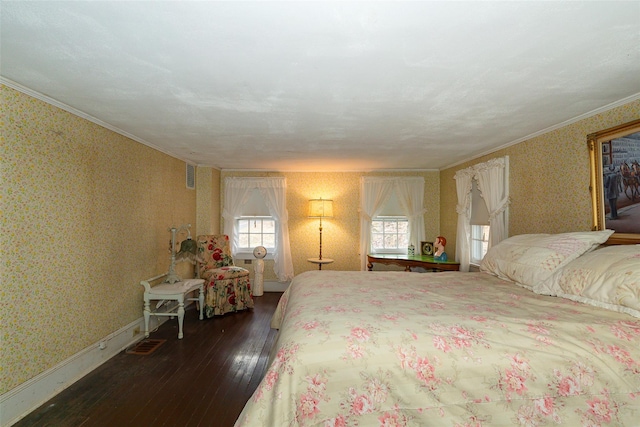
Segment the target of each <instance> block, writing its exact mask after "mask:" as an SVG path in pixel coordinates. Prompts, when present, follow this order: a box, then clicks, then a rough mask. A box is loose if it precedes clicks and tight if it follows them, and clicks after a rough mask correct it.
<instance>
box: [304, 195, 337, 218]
mask: <svg viewBox="0 0 640 427" xmlns="http://www.w3.org/2000/svg"><path fill="white" fill-rule="evenodd" d="M332 216H333V200H325V199H311V200H309V218H330V217H332Z"/></svg>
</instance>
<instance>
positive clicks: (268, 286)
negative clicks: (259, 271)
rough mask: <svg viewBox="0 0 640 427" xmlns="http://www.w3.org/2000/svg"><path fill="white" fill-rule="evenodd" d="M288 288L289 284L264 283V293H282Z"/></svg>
mask: <svg viewBox="0 0 640 427" xmlns="http://www.w3.org/2000/svg"><path fill="white" fill-rule="evenodd" d="M288 287H289V282H285V283H282V282H264V291H265V292H284V291H286V290H287V288H288Z"/></svg>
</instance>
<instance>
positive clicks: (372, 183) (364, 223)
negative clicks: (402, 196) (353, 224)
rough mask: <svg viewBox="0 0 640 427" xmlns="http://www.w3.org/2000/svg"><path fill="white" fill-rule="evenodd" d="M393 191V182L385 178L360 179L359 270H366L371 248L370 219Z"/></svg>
mask: <svg viewBox="0 0 640 427" xmlns="http://www.w3.org/2000/svg"><path fill="white" fill-rule="evenodd" d="M391 190H393V181H391V180H389V179H385V178H375V177H362V178H360V270H362V271H366V270H367V253H368V252H369V248H370V247H371V219H372V218H373V217H375V216H376V213H377V212H378V211H380V209H381V208H382V206H383V205H384V202H386V201H387V199H388V198H389V196H390V195H391Z"/></svg>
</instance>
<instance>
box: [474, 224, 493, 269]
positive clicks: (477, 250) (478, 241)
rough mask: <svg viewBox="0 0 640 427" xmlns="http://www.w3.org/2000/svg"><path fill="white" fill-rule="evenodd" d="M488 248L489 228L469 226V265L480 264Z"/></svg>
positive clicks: (485, 226)
mask: <svg viewBox="0 0 640 427" xmlns="http://www.w3.org/2000/svg"><path fill="white" fill-rule="evenodd" d="M488 248H489V226H488V225H471V263H472V264H480V262H481V261H482V258H484V256H485V255H486V254H487V249H488Z"/></svg>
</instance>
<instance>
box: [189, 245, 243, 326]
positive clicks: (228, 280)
mask: <svg viewBox="0 0 640 427" xmlns="http://www.w3.org/2000/svg"><path fill="white" fill-rule="evenodd" d="M197 241H198V275H199V277H200V278H201V279H204V281H205V299H204V310H205V315H206V316H207V317H213V316H216V315H221V314H225V313H229V312H232V311H239V310H245V309H248V308H253V297H252V296H251V283H250V281H249V270H247V269H245V268H242V267H236V266H234V265H233V258H232V257H231V246H230V244H229V236H227V235H225V234H219V235H203V236H198V238H197Z"/></svg>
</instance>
